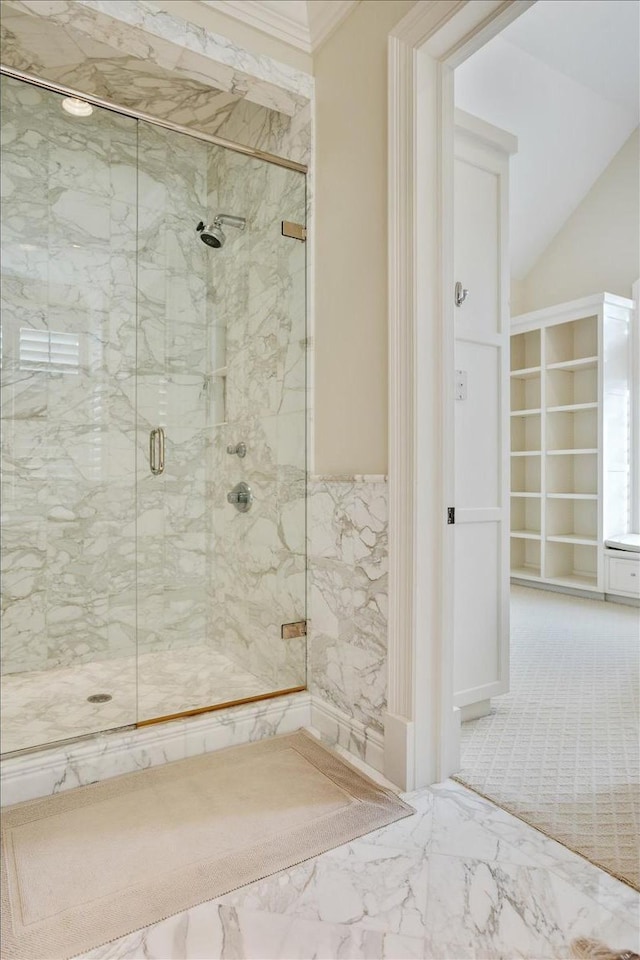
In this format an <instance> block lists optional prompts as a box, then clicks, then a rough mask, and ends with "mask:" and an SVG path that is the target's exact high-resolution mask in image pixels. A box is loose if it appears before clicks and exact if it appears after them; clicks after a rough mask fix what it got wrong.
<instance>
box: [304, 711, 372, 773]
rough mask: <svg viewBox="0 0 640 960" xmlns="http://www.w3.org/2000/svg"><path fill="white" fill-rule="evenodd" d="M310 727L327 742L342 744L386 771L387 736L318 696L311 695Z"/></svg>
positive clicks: (369, 763)
mask: <svg viewBox="0 0 640 960" xmlns="http://www.w3.org/2000/svg"><path fill="white" fill-rule="evenodd" d="M311 726H312V727H315V729H316V730H318V731H319V733H320V734H321V735H322V739H323V740H326V742H327V743H328V744H331V745H337V746H340V747H343V748H344V749H345V750H346V751H347V752H348V753H350V754H352V755H353V756H354V757H357V758H359V759H360V760H362V761H364V763H366V764H368V765H369V766H370V767H373V768H374V770H378V771H379V772H380V773H383V772H384V737H383V735H382V733H380V732H379V731H377V730H372V729H371V728H370V727H366V726H365V725H364V724H363V723H361V722H360V721H359V720H356V719H355V718H354V717H350V716H349V715H348V714H347V713H345V712H344V711H343V710H340V709H339V708H338V707H336V706H334V704H332V703H328V702H327V701H326V700H322V699H321V698H320V697H318V696H316V695H314V696H312V697H311Z"/></svg>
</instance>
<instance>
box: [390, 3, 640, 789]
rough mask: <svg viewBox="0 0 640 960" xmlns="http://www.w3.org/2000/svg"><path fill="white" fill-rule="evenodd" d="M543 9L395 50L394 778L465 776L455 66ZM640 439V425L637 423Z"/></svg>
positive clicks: (511, 13) (477, 20)
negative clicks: (457, 595)
mask: <svg viewBox="0 0 640 960" xmlns="http://www.w3.org/2000/svg"><path fill="white" fill-rule="evenodd" d="M531 6H532V4H531V3H529V2H519V0H516V2H507V3H501V2H495V3H493V2H488V3H483V4H465V5H463V6H460V5H458V6H457V7H455V9H452V5H445V4H442V5H438V6H437V7H435V8H433V7H432V8H429V9H428V10H427V9H425V8H424V7H422V6H420V7H417V8H415V9H414V10H413V11H411V13H410V14H409V15H408V16H407V17H406V18H405V19H404V20H403V21H402V22H401V23H400V24H399V25H398V26H397V27H396V29H395V30H394V31H393V33H392V35H391V36H390V44H389V51H390V56H389V103H390V125H389V143H390V151H389V195H390V206H389V253H390V259H389V267H390V273H389V277H390V284H389V320H390V322H389V334H390V336H389V350H390V394H389V407H390V458H389V459H390V463H389V497H390V500H389V502H390V528H389V538H390V596H389V599H390V617H389V621H390V622H389V656H388V667H389V686H388V692H389V695H388V711H387V714H386V716H385V771H386V773H387V775H388V776H389V777H390V778H391V779H392V780H394V781H395V782H396V783H399V784H402V785H403V786H405V787H407V788H412V787H415V786H420V785H421V784H426V783H431V782H434V781H436V780H442V779H444V778H445V777H446V776H449V775H451V774H452V773H455V772H456V771H457V770H459V756H460V753H459V746H460V744H459V739H458V737H459V725H458V724H457V722H456V721H457V719H459V711H456V710H454V706H453V672H454V664H453V644H452V642H451V640H452V636H453V614H454V609H455V604H454V592H455V591H454V588H453V582H454V571H455V566H454V540H453V535H452V534H453V529H454V526H453V525H449V523H448V517H449V516H450V510H449V507H450V505H451V504H452V500H451V492H452V489H453V476H454V458H453V444H452V443H451V439H452V438H453V436H454V418H455V401H454V396H455V389H456V383H455V372H454V371H455V363H454V336H453V329H454V317H453V312H454V305H453V291H454V284H455V281H456V279H457V278H456V277H455V275H454V269H453V209H454V205H453V176H452V171H453V157H454V137H453V131H454V81H453V71H454V70H455V68H456V67H458V66H460V65H461V64H463V63H464V62H465V60H467V59H468V58H469V57H470V56H471V55H472V54H474V53H475V52H477V51H478V50H480V49H481V48H482V47H483V46H484V45H485V44H487V43H488V42H489V41H490V40H492V38H494V37H496V36H498V34H500V33H501V31H502V30H503V29H505V28H506V27H507V26H508V25H509V24H511V23H513V22H514V21H515V20H517V18H518V17H520V16H521V15H522V14H523V13H525V12H526V11H527V10H528V9H529V8H530V7H531ZM636 432H637V427H636Z"/></svg>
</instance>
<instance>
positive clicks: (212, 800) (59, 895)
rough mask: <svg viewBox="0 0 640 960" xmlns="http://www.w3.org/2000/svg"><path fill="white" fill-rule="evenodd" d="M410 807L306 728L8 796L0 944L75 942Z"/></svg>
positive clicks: (25, 955) (66, 946) (7, 950)
mask: <svg viewBox="0 0 640 960" xmlns="http://www.w3.org/2000/svg"><path fill="white" fill-rule="evenodd" d="M413 812H414V811H413V809H412V808H411V807H409V806H407V804H405V803H403V802H402V801H401V800H399V799H398V797H397V796H396V795H395V794H393V793H390V792H389V791H386V790H383V789H382V788H381V787H378V786H377V784H375V783H373V782H372V781H371V780H368V779H367V778H366V777H365V776H363V775H362V774H361V773H359V772H358V771H357V770H355V769H354V768H352V767H350V766H348V765H347V764H345V763H344V762H343V761H342V760H341V759H340V758H339V757H337V756H335V755H334V754H332V753H330V752H329V751H327V750H325V749H324V747H322V746H321V745H320V744H319V743H318V742H317V741H316V740H314V739H313V738H312V737H311V736H309V735H307V734H305V733H303V732H299V733H296V734H293V735H290V736H284V737H276V738H274V739H272V740H266V741H261V742H259V743H253V744H248V745H246V746H242V747H234V748H232V749H229V750H222V751H219V752H217V753H210V754H205V755H204V756H200V757H195V758H193V759H189V760H180V761H178V762H176V763H171V764H167V765H166V766H162V767H154V768H151V769H148V770H145V771H141V772H140V773H133V774H127V775H126V776H122V777H116V778H114V779H112V780H106V781H103V782H102V783H97V784H92V785H91V786H87V787H80V788H78V789H76V790H71V791H69V792H67V793H62V794H58V795H56V796H54V797H48V798H46V799H44V800H34V801H29V802H28V803H21V804H16V805H15V806H14V807H9V808H7V809H6V811H5V812H4V813H3V815H2V828H3V829H2V832H3V838H2V839H3V853H4V856H3V865H2V890H3V893H2V898H3V899H2V919H3V924H2V957H3V958H4V960H17V958H20V960H29V958H43V957H47V958H65V957H71V956H74V955H75V954H79V953H83V952H85V951H87V950H90V949H91V948H93V947H96V946H99V945H100V944H102V943H105V942H107V941H109V940H112V939H114V938H116V937H121V936H123V935H124V934H127V933H129V932H132V931H133V930H137V929H139V928H140V927H143V926H147V925H149V924H151V923H155V922H156V921H158V920H161V919H163V918H164V917H167V916H170V915H171V914H174V913H177V912H178V911H181V910H185V909H187V908H189V907H192V906H194V905H195V904H197V903H201V902H202V901H204V900H210V899H212V898H214V897H217V896H220V895H221V894H223V893H226V892H228V891H229V890H233V889H234V888H236V887H238V886H241V885H242V884H245V883H249V882H251V881H253V880H258V879H260V878H261V877H265V876H267V875H269V874H272V873H275V872H276V871H278V870H282V869H285V868H287V867H290V866H292V865H294V864H296V863H299V862H301V861H302V860H307V859H308V858H310V857H314V856H316V855H318V854H320V853H322V852H323V851H325V850H329V849H331V848H332V847H335V846H338V845H339V844H341V843H345V842H347V841H349V840H353V839H354V838H355V837H359V836H362V835H363V834H365V833H368V832H369V831H371V830H375V829H376V828H378V827H382V826H384V825H386V824H388V823H392V822H393V821H394V820H399V819H401V818H403V817H407V816H409V815H410V814H412V813H413Z"/></svg>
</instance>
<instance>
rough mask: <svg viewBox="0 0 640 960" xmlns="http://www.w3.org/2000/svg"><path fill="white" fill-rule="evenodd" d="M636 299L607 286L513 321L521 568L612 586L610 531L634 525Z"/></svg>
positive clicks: (567, 581)
mask: <svg viewBox="0 0 640 960" xmlns="http://www.w3.org/2000/svg"><path fill="white" fill-rule="evenodd" d="M633 307H634V303H633V301H631V300H627V299H624V298H623V297H617V296H613V295H612V294H608V293H605V294H599V295H597V296H593V297H587V298H585V299H584V300H577V301H573V302H571V303H565V304H561V305H559V306H556V307H550V308H548V309H545V310H538V311H536V312H534V313H529V314H523V315H521V316H519V317H515V318H514V319H513V321H512V325H511V455H510V460H511V576H512V577H513V578H516V579H522V580H529V581H532V580H533V581H542V582H547V583H549V584H553V585H556V586H557V587H560V588H561V587H563V586H565V587H571V588H581V589H585V590H590V591H594V592H598V593H604V592H605V590H606V583H605V562H604V561H605V557H604V541H605V539H606V538H607V537H609V536H612V535H614V534H620V533H624V532H626V531H627V530H628V529H629V509H630V492H629V462H630V454H629V435H630V415H631V411H630V402H629V395H630V383H631V349H630V344H631V322H632V316H633ZM614 576H616V577H623V578H624V576H625V574H624V573H623V572H620V571H617V572H616V573H615V574H614ZM629 576H631V575H630V574H629ZM631 579H632V580H633V577H631ZM625 582H626V583H627V585H628V581H625Z"/></svg>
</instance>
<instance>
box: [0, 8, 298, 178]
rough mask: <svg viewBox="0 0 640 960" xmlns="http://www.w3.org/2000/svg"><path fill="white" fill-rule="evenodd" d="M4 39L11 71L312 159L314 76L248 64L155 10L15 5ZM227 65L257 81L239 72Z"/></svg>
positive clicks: (260, 61)
mask: <svg viewBox="0 0 640 960" xmlns="http://www.w3.org/2000/svg"><path fill="white" fill-rule="evenodd" d="M43 18H44V19H43ZM154 31H155V32H154ZM167 37H170V40H169V39H167ZM0 40H1V48H2V60H3V63H5V64H7V65H9V66H14V67H16V68H17V69H20V70H23V71H25V72H27V73H31V74H34V75H36V76H39V77H42V78H45V79H48V80H52V81H55V82H57V83H60V84H63V85H65V86H68V87H71V88H74V89H77V90H79V91H82V92H84V93H89V94H94V95H96V96H99V97H102V98H104V99H106V100H110V101H111V102H113V103H117V104H121V105H122V106H125V107H130V108H132V109H135V110H138V111H141V112H143V113H148V114H150V115H151V116H155V117H159V118H161V119H166V120H170V121H172V122H173V123H176V124H179V125H181V126H187V127H194V128H196V129H198V130H201V131H202V132H204V133H210V134H215V135H218V136H221V137H224V138H226V139H229V140H232V141H235V142H237V143H241V144H243V145H246V146H250V147H254V148H257V149H260V150H264V151H266V152H268V153H273V154H276V155H278V156H284V157H287V158H288V159H292V160H297V161H298V162H301V163H308V161H309V157H310V140H311V130H310V105H309V97H310V95H311V87H310V85H309V83H308V82H307V81H306V80H305V76H306V75H300V76H298V75H297V74H296V73H295V71H294V72H291V71H289V70H288V68H283V70H284V73H282V71H281V69H280V67H282V65H277V64H275V63H273V62H272V61H270V60H269V59H268V58H252V57H249V56H248V55H247V54H245V53H244V52H243V51H240V50H238V49H237V48H235V47H234V46H233V45H232V44H230V43H229V41H226V40H224V39H223V38H214V37H212V35H210V34H208V33H207V32H206V31H204V30H202V28H198V27H195V26H193V25H191V24H188V23H187V22H186V21H182V20H178V19H175V18H173V17H170V16H169V15H168V14H165V13H163V12H162V11H159V10H156V9H155V8H154V7H153V5H152V4H141V3H135V2H134V3H131V2H127V3H125V4H118V3H114V2H108V3H101V4H92V3H88V4H85V3H79V2H75V3H73V4H69V3H67V2H66V0H63V2H55V3H53V2H48V0H46V2H42V0H38V3H35V4H32V3H28V2H22V0H8V2H7V3H6V4H5V5H4V8H3V18H2V23H1V24H0ZM184 44H186V46H185V45H184ZM189 44H191V47H193V49H190V47H189ZM247 57H248V60H247ZM216 58H219V59H216ZM227 60H229V61H232V62H233V63H235V64H236V67H237V65H238V64H243V67H244V71H248V70H251V69H255V70H256V71H257V74H256V75H255V76H253V77H251V76H250V75H249V73H247V72H243V70H241V71H240V72H238V69H235V70H234V69H233V67H232V66H231V64H230V63H227V62H226V61H227ZM254 60H255V62H254ZM265 76H271V77H272V80H271V81H270V82H269V83H267V82H266V81H265V79H264V77H265ZM307 80H310V78H307ZM280 84H284V86H280ZM294 88H295V89H294ZM301 91H304V92H301Z"/></svg>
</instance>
